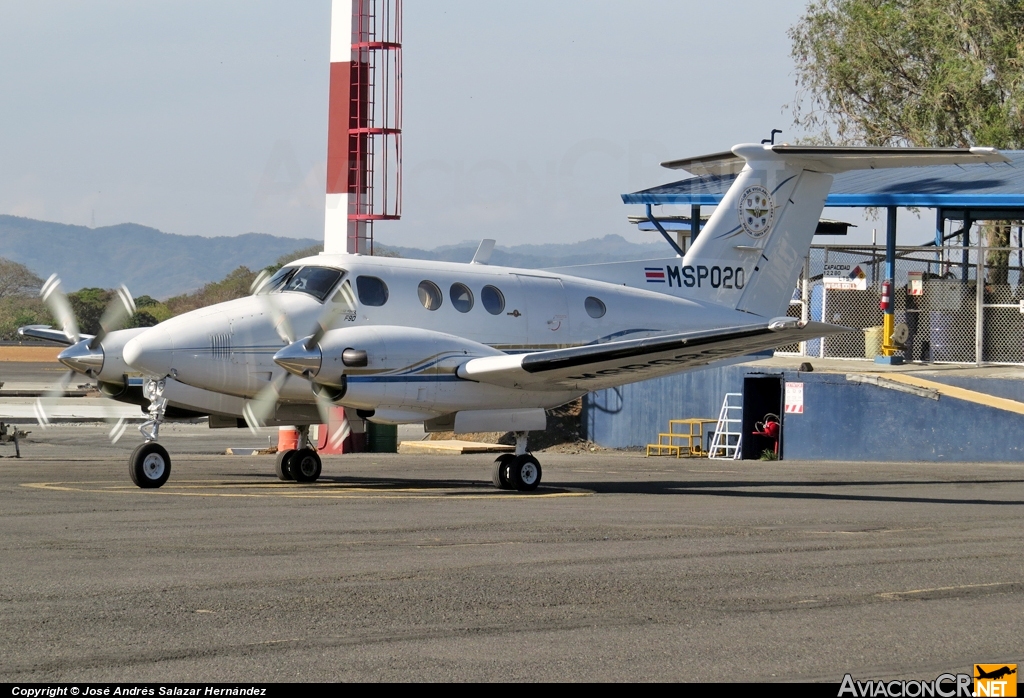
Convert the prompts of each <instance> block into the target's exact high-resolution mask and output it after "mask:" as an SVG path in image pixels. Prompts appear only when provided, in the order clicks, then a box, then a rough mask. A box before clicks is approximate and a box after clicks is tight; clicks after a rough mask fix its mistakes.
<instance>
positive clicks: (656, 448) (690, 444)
mask: <svg viewBox="0 0 1024 698" xmlns="http://www.w3.org/2000/svg"><path fill="white" fill-rule="evenodd" d="M717 423H718V420H717V419H703V418H700V417H697V418H693V419H670V420H669V422H668V431H667V432H662V433H660V434H658V443H656V444H647V455H648V456H651V455H655V456H665V455H668V456H675V457H676V458H681V457H682V456H683V454H684V451H685V454H686V455H687V456H698V457H700V456H704V455H706V454H705V452H704V425H705V424H717ZM677 427H679V430H678V431H677V429H676V428H677ZM684 427H685V429H686V431H683V428H684ZM677 442H678V443H677ZM683 442H685V443H683Z"/></svg>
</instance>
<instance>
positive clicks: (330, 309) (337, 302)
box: [306, 282, 356, 349]
mask: <svg viewBox="0 0 1024 698" xmlns="http://www.w3.org/2000/svg"><path fill="white" fill-rule="evenodd" d="M355 307H356V299H355V295H354V294H353V293H352V285H351V284H349V283H347V282H346V283H343V284H342V285H341V286H340V287H339V288H338V290H337V292H336V293H335V294H334V295H333V296H332V297H331V299H330V300H329V301H327V302H326V303H324V310H323V312H322V313H320V317H319V318H317V322H316V328H315V329H314V330H313V334H312V335H310V336H309V338H308V339H307V340H306V349H312V348H313V347H315V346H316V345H317V344H319V343H320V340H321V339H323V337H324V334H326V333H327V332H328V331H329V330H330V329H331V328H332V327H334V322H335V320H337V319H338V318H339V317H340V316H341V314H342V313H344V312H345V311H348V310H352V309H354V308H355Z"/></svg>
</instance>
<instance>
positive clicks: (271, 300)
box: [253, 277, 295, 344]
mask: <svg viewBox="0 0 1024 698" xmlns="http://www.w3.org/2000/svg"><path fill="white" fill-rule="evenodd" d="M258 278H259V277H257V279H258ZM265 283H266V282H264V285H265ZM253 286H256V282H255V281H254V282H253ZM261 288H262V285H261V286H260V287H259V288H257V291H259V290H260V289H261ZM256 297H257V298H259V299H260V301H261V302H262V303H263V305H264V307H265V309H266V313H267V315H268V316H270V321H271V322H273V323H274V331H275V332H277V336H278V337H280V338H281V341H282V342H284V343H285V344H291V343H293V342H294V341H295V332H294V331H293V330H292V324H291V322H289V321H288V316H287V315H286V314H285V312H284V310H282V309H281V306H280V305H278V304H277V298H275V297H274V295H273V294H272V293H257V294H256Z"/></svg>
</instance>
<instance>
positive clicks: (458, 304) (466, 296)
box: [450, 284, 473, 313]
mask: <svg viewBox="0 0 1024 698" xmlns="http://www.w3.org/2000/svg"><path fill="white" fill-rule="evenodd" d="M450 295H451V299H452V305H454V306H455V309H456V310H458V311H459V312H460V313H468V312H469V311H470V310H472V309H473V292H472V291H470V290H469V286H467V285H466V284H452V288H451V292H450Z"/></svg>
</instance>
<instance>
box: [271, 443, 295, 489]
mask: <svg viewBox="0 0 1024 698" xmlns="http://www.w3.org/2000/svg"><path fill="white" fill-rule="evenodd" d="M293 453H295V449H294V448H292V449H288V450H285V451H278V452H277V461H276V462H275V463H274V471H275V472H276V473H277V479H278V480H283V481H284V482H293V481H294V480H295V476H294V475H292V471H291V470H290V469H289V468H288V467H287V464H288V458H289V457H290V456H291V455H292V454H293Z"/></svg>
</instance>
